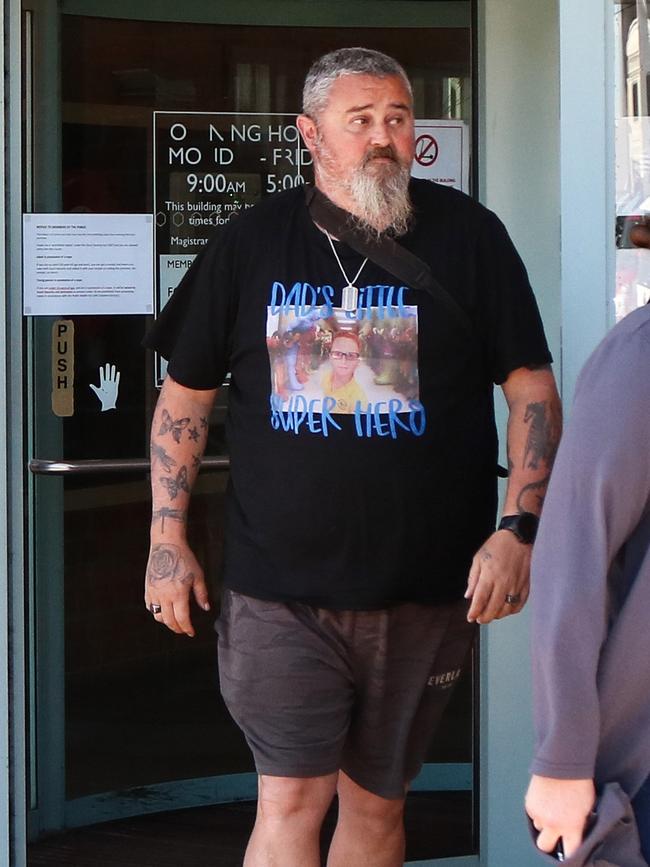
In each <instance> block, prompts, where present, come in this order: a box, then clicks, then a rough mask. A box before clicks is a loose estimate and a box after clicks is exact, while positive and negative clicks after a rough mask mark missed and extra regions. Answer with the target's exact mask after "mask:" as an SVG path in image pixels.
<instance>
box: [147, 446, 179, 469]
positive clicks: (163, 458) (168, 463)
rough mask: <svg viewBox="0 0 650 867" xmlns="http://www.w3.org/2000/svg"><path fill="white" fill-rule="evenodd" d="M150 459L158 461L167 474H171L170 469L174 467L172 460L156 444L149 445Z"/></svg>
mask: <svg viewBox="0 0 650 867" xmlns="http://www.w3.org/2000/svg"><path fill="white" fill-rule="evenodd" d="M151 457H152V458H154V459H155V460H158V461H160V463H161V464H162V465H163V467H164V468H165V469H166V470H167V472H168V473H171V471H172V467H175V466H176V461H175V460H174V458H173V457H172V456H171V455H169V454H167V452H166V451H165V449H164V448H163V447H162V446H159V445H157V444H156V443H151Z"/></svg>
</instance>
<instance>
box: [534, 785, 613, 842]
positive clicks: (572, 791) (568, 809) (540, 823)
mask: <svg viewBox="0 0 650 867" xmlns="http://www.w3.org/2000/svg"><path fill="white" fill-rule="evenodd" d="M595 801H596V790H595V788H594V782H593V780H555V779H551V778H550V777H538V776H537V775H533V777H532V779H531V781H530V786H529V787H528V792H527V794H526V812H527V813H528V815H529V816H530V818H531V819H532V822H533V825H534V826H535V827H536V828H537V830H538V831H539V836H538V838H537V846H538V848H539V849H541V850H542V851H543V852H552V851H553V849H554V848H555V845H556V844H557V841H558V840H559V839H560V837H561V838H562V844H563V846H564V854H565V856H566V857H567V858H568V857H570V856H571V855H572V854H573V853H574V852H575V851H576V849H577V848H578V847H579V846H580V844H581V843H582V838H583V835H584V830H585V825H586V823H587V818H588V817H589V813H590V812H591V810H592V808H593V806H594V803H595Z"/></svg>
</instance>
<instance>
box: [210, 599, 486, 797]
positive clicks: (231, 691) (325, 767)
mask: <svg viewBox="0 0 650 867" xmlns="http://www.w3.org/2000/svg"><path fill="white" fill-rule="evenodd" d="M467 607H468V606H467V603H466V602H465V601H461V602H456V603H453V604H450V605H440V606H427V605H417V604H412V603H407V604H403V605H398V606H395V607H394V608H388V609H385V610H381V611H332V610H329V609H323V608H313V607H311V606H309V605H303V604H301V603H291V604H285V603H281V602H265V601H263V600H261V599H253V598H251V597H249V596H242V595H241V594H239V593H235V592H233V591H229V590H226V591H224V597H223V603H222V610H221V615H220V617H219V619H218V621H217V624H216V629H217V632H218V634H219V676H220V683H221V691H222V694H223V697H224V700H225V702H226V705H227V707H228V710H229V711H230V713H231V714H232V716H233V718H234V720H235V722H236V723H237V724H238V725H239V726H240V727H241V729H242V731H243V732H244V735H245V736H246V740H247V741H248V743H249V745H250V747H251V749H252V751H253V756H254V758H255V766H256V768H257V772H258V774H265V775H269V776H277V777H318V776H324V775H326V774H332V773H335V772H336V771H338V770H339V769H342V770H343V771H345V773H346V774H348V775H349V776H350V777H351V778H352V779H353V780H354V781H355V782H356V783H357V784H358V785H360V786H362V787H363V788H364V789H366V790H368V791H370V792H373V793H374V794H376V795H379V796H381V797H384V798H401V797H403V795H404V787H405V784H407V783H408V782H409V781H410V780H411V779H413V777H415V776H416V775H417V774H418V772H419V770H420V767H421V765H422V762H423V761H424V756H425V754H426V751H427V748H428V745H429V741H430V739H431V735H432V733H433V730H434V729H435V726H436V724H437V723H438V720H439V719H440V716H441V715H442V712H443V710H444V708H445V705H446V704H447V701H448V699H449V696H450V694H451V692H452V687H453V685H454V684H455V683H456V681H457V680H458V678H459V676H460V673H461V669H462V667H463V665H464V664H465V662H466V660H467V658H468V655H469V654H468V651H469V649H470V647H471V644H472V640H473V637H474V635H475V632H476V627H475V625H474V624H469V623H467V620H466V614H467Z"/></svg>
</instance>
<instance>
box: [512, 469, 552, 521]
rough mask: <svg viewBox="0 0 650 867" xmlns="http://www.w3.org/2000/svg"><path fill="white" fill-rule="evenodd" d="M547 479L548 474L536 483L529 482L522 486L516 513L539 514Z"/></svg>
mask: <svg viewBox="0 0 650 867" xmlns="http://www.w3.org/2000/svg"><path fill="white" fill-rule="evenodd" d="M549 478H550V473H549V474H548V475H546V476H544V478H543V479H540V480H539V481H537V482H529V484H527V485H524V486H523V488H522V489H521V491H519V496H518V497H517V511H518V512H520V513H521V512H534V513H535V514H538V513H539V512H541V510H542V506H543V505H544V497H545V495H546V486H547V485H548V480H549Z"/></svg>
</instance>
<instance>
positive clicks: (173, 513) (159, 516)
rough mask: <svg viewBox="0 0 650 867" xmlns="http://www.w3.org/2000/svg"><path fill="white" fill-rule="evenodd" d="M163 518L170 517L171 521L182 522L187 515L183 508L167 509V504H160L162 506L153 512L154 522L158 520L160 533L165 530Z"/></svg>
mask: <svg viewBox="0 0 650 867" xmlns="http://www.w3.org/2000/svg"><path fill="white" fill-rule="evenodd" d="M165 518H170V520H172V521H180V522H181V523H183V524H184V523H185V522H186V520H187V516H186V514H185V512H184V510H183V509H168V508H167V506H162V508H160V509H158V510H157V511H155V512H154V513H153V520H154V522H155V521H160V532H161V533H164V532H165Z"/></svg>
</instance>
